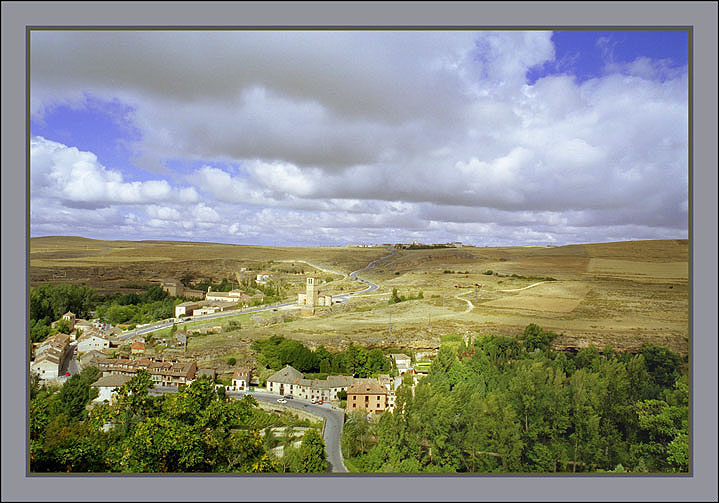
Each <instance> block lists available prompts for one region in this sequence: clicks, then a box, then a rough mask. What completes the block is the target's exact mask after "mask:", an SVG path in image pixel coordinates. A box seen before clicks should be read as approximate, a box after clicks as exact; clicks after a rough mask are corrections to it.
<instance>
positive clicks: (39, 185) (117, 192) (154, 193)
mask: <svg viewBox="0 0 719 503" xmlns="http://www.w3.org/2000/svg"><path fill="white" fill-rule="evenodd" d="M30 171H31V187H30V192H31V196H35V197H37V196H48V195H51V196H54V197H58V198H60V199H63V200H65V201H67V202H68V203H69V204H73V203H95V204H97V205H99V206H102V205H107V204H144V203H150V202H158V201H170V200H173V199H175V198H178V199H180V200H182V201H188V200H193V199H194V200H196V199H197V193H196V192H195V190H194V189H193V188H191V187H187V188H184V189H182V191H181V192H179V193H178V192H177V190H175V189H173V188H172V187H171V186H170V184H169V183H168V182H167V181H166V180H148V181H145V182H139V181H135V182H125V181H123V176H122V174H121V173H120V172H119V171H114V170H109V169H107V168H105V167H104V166H102V165H101V164H100V163H99V161H98V159H97V156H95V154H93V153H92V152H81V151H79V150H78V149H77V148H75V147H68V146H66V145H63V144H62V143H58V142H54V141H50V140H46V139H45V138H43V137H40V136H36V137H33V138H31V140H30Z"/></svg>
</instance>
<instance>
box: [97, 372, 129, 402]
mask: <svg viewBox="0 0 719 503" xmlns="http://www.w3.org/2000/svg"><path fill="white" fill-rule="evenodd" d="M130 379H132V376H129V375H123V374H112V375H106V376H104V377H101V378H100V379H98V380H97V381H95V382H94V383H92V384H91V385H90V386H91V387H93V388H97V389H98V391H99V395H98V396H97V398H95V399H94V400H93V402H104V401H105V400H107V401H108V402H110V403H112V402H113V401H114V400H115V396H116V393H115V391H116V390H117V388H119V387H120V386H122V385H123V384H125V383H126V382H127V381H129V380H130Z"/></svg>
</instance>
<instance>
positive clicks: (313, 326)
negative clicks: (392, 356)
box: [30, 238, 689, 354]
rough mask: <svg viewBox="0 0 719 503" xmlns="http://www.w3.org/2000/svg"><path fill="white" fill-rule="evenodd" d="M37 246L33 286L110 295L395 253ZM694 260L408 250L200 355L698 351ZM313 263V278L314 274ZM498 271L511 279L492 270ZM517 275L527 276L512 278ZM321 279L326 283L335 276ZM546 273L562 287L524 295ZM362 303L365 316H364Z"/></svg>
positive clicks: (654, 254)
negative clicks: (540, 334) (547, 338)
mask: <svg viewBox="0 0 719 503" xmlns="http://www.w3.org/2000/svg"><path fill="white" fill-rule="evenodd" d="M30 241H31V242H30V245H31V252H30V259H31V263H30V276H31V284H38V283H40V282H45V281H57V282H74V283H82V282H85V283H86V284H88V285H90V286H96V287H97V285H98V284H100V285H102V286H103V287H104V288H106V289H112V288H115V289H116V288H117V285H119V284H121V283H122V282H124V283H129V282H137V281H141V280H145V281H146V280H150V279H161V278H171V277H182V275H183V274H185V273H187V272H192V273H193V274H195V275H196V276H197V277H198V278H202V277H207V278H212V279H213V280H219V279H221V278H222V277H228V278H230V277H232V275H234V272H235V271H237V270H239V268H240V267H252V266H255V267H271V265H272V264H271V262H270V261H279V260H295V261H299V260H305V261H308V262H311V263H314V264H316V265H318V266H320V267H325V268H327V269H332V270H337V271H341V272H345V273H348V272H350V271H353V270H357V269H360V268H362V267H364V266H365V265H367V264H368V263H369V262H371V261H372V260H374V259H376V258H378V257H381V256H385V255H386V254H387V251H386V250H385V249H373V248H369V249H361V248H290V247H281V248H279V247H278V248H273V247H253V246H233V245H223V244H212V243H168V242H122V241H113V242H102V241H93V240H85V239H79V238H33V239H31V240H30ZM688 256H689V255H688V243H687V241H686V240H666V241H637V242H626V243H624V242H623V243H601V244H587V245H570V246H563V247H500V248H473V247H465V248H461V249H436V250H403V251H400V252H399V253H397V255H396V256H395V257H392V258H391V259H389V260H387V261H384V262H381V263H380V264H379V265H378V266H377V267H376V268H375V269H373V270H371V271H368V272H367V273H365V274H364V277H366V278H368V279H370V280H372V281H375V282H376V283H378V284H379V285H380V286H381V288H380V290H379V291H377V292H373V293H372V294H371V295H369V296H366V297H360V298H355V299H353V300H352V301H351V302H350V303H348V304H346V305H338V306H334V307H333V308H331V309H321V310H319V311H318V313H317V315H316V316H314V317H311V318H302V319H298V320H296V321H292V322H291V323H275V324H273V325H271V326H249V325H247V326H246V325H244V324H243V328H242V329H241V330H240V331H239V332H237V333H236V334H231V335H226V334H218V335H216V336H208V338H207V339H204V340H203V341H202V342H200V341H197V342H198V346H196V349H197V350H198V351H199V350H202V351H207V352H209V353H212V354H215V353H217V354H221V352H222V351H223V350H224V351H227V352H240V353H242V352H247V351H248V347H249V344H250V343H251V341H252V340H254V339H255V338H258V337H267V336H269V335H273V334H278V335H284V336H286V337H292V338H297V339H301V340H303V341H304V342H306V343H307V344H308V345H310V346H312V347H316V346H317V345H319V344H325V345H326V346H327V347H330V348H342V347H345V346H346V345H347V344H349V342H350V341H353V342H358V343H362V344H366V345H369V346H397V347H412V348H431V347H436V346H437V345H438V344H439V337H440V336H441V335H446V334H452V333H459V334H464V333H472V332H476V331H482V332H485V333H499V334H507V335H516V334H519V333H521V332H522V331H523V329H524V327H526V325H528V324H529V323H537V324H539V325H541V326H543V327H545V328H547V329H549V330H553V331H555V332H557V333H563V334H564V336H563V339H562V341H564V342H563V343H562V344H565V345H571V344H573V343H574V342H572V341H575V342H576V344H577V345H581V344H586V343H587V341H594V342H596V343H597V344H599V345H600V346H601V345H603V344H605V343H611V344H612V345H614V346H615V347H617V348H620V349H621V348H622V347H624V348H627V349H632V348H634V347H638V346H639V345H641V343H642V342H656V343H662V344H665V345H669V346H670V347H671V348H672V349H673V350H675V351H678V352H681V353H686V352H687V351H688V336H689V284H688V270H689V268H688ZM40 264H42V265H40ZM70 264H72V266H70ZM82 264H85V265H82ZM275 265H278V264H277V263H276V262H275ZM281 265H282V266H287V265H289V264H281ZM297 265H298V267H299V266H300V265H301V264H297ZM303 267H304V269H305V270H306V272H311V271H313V270H312V269H311V268H310V267H309V266H306V265H304V266H303ZM487 270H492V271H493V272H496V273H498V274H499V276H498V275H486V274H484V272H485V271H487ZM445 271H451V273H445ZM513 274H515V275H519V276H523V278H517V277H511V275H513ZM63 275H65V277H62V276H63ZM318 275H319V276H320V277H325V276H327V273H319V274H318ZM57 276H59V278H57ZM281 277H282V279H283V280H284V281H285V282H286V284H288V285H291V293H292V294H294V293H296V292H297V291H299V290H300V289H301V288H302V285H303V283H304V275H302V274H297V275H291V274H286V275H281ZM544 277H551V278H555V279H556V281H551V282H546V283H542V284H541V285H538V286H535V287H532V288H529V289H526V290H521V291H516V290H517V289H520V288H524V287H527V286H529V285H532V284H533V283H536V282H538V281H540V280H539V279H537V278H544ZM53 278H54V279H53ZM475 284H478V285H481V286H480V287H476V286H474V285H475ZM358 288H361V287H359V286H358V284H357V283H354V282H350V281H347V280H340V279H336V280H335V281H332V282H330V283H327V284H326V285H324V286H323V287H322V290H323V292H324V293H330V294H335V293H339V292H343V291H344V292H346V291H352V290H356V289H358ZM392 288H397V289H398V291H399V293H400V295H410V294H416V293H417V292H418V291H419V290H420V289H421V290H422V291H423V294H424V299H423V300H414V301H407V302H402V303H400V304H395V305H392V306H389V305H387V299H388V298H389V294H390V292H391V291H392ZM505 290H510V291H505ZM511 290H515V291H511ZM460 294H461V299H466V300H467V301H469V302H471V303H472V304H473V309H471V310H469V311H468V312H467V309H468V303H467V302H465V301H464V300H461V299H459V298H456V297H457V296H458V295H460ZM357 307H361V308H363V309H362V311H359V312H358V311H354V309H355V308H357ZM390 315H391V318H392V326H391V328H392V331H391V332H390V331H389V318H390ZM567 341H568V342H567ZM223 348H224V349H223ZM218 352H219V353H218Z"/></svg>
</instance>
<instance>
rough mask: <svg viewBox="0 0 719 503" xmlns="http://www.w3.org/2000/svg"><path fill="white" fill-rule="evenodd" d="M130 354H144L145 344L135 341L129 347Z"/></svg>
mask: <svg viewBox="0 0 719 503" xmlns="http://www.w3.org/2000/svg"><path fill="white" fill-rule="evenodd" d="M130 352H131V353H132V354H133V355H136V354H138V353H144V352H145V343H144V342H140V341H135V342H133V343H132V345H131V346H130Z"/></svg>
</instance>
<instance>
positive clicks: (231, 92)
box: [30, 31, 688, 246]
mask: <svg viewBox="0 0 719 503" xmlns="http://www.w3.org/2000/svg"><path fill="white" fill-rule="evenodd" d="M687 63H688V36H687V32H686V31H636V32H633V31H555V32H551V31H32V32H31V45H30V88H31V89H30V114H31V124H30V130H31V131H30V133H31V138H30V179H31V188H30V229H31V235H32V236H47V235H79V236H85V237H90V238H97V239H133V240H135V239H138V240H139V239H173V240H191V241H215V242H224V243H236V244H259V245H290V246H291V245H344V244H348V243H383V242H408V241H412V240H418V241H424V242H447V241H462V242H464V243H469V244H475V245H478V246H484V245H489V246H496V245H534V244H536V245H546V244H555V245H561V244H567V243H586V242H604V241H619V240H628V239H664V238H686V237H687V218H688V217H687V214H688V161H687V157H688V133H687V130H688V72H687Z"/></svg>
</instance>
